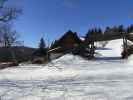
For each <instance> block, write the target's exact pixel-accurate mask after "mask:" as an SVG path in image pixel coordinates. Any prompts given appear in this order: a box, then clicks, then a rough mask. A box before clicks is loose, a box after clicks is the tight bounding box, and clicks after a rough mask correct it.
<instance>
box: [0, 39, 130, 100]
mask: <svg viewBox="0 0 133 100" xmlns="http://www.w3.org/2000/svg"><path fill="white" fill-rule="evenodd" d="M121 45H122V43H121V40H113V41H111V42H109V44H107V46H106V48H108V49H105V50H97V52H98V53H101V55H102V56H101V58H102V57H105V58H107V57H119V56H120V51H119V50H121ZM110 46H111V48H109V47H110ZM116 46H118V47H117V48H115V47H116ZM132 60H133V57H132V56H131V57H130V58H129V59H128V60H121V59H117V60H116V59H108V60H107V59H96V60H91V61H87V60H84V59H83V58H81V57H79V56H73V55H71V54H67V55H64V56H62V57H60V58H59V59H56V60H54V61H52V62H51V63H49V64H47V65H32V64H29V65H28V64H26V65H20V66H19V67H16V68H7V69H4V70H0V100H133V67H132Z"/></svg>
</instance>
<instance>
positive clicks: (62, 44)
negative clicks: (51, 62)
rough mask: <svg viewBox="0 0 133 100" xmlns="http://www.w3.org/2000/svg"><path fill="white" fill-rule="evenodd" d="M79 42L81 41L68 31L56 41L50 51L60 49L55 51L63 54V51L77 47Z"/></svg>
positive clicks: (74, 33)
mask: <svg viewBox="0 0 133 100" xmlns="http://www.w3.org/2000/svg"><path fill="white" fill-rule="evenodd" d="M81 42H82V41H81V40H80V38H79V37H78V35H77V33H76V32H72V31H70V30H69V31H68V32H66V33H65V34H64V35H63V36H62V37H61V38H60V39H59V40H57V41H56V46H55V47H52V49H54V48H60V49H56V50H55V51H56V52H65V51H69V50H72V49H73V48H75V47H76V46H78V45H79V44H80V43H81ZM53 45H54V44H53Z"/></svg>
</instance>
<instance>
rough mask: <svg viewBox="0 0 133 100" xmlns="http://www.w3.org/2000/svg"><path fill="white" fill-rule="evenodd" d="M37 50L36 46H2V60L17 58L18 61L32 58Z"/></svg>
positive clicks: (0, 49) (0, 51)
mask: <svg viewBox="0 0 133 100" xmlns="http://www.w3.org/2000/svg"><path fill="white" fill-rule="evenodd" d="M35 50H36V49H35V48H30V47H24V46H19V47H12V48H4V47H0V61H8V60H9V61H10V60H12V59H16V60H18V61H25V60H27V59H30V58H31V56H32V54H33V52H34V51H35Z"/></svg>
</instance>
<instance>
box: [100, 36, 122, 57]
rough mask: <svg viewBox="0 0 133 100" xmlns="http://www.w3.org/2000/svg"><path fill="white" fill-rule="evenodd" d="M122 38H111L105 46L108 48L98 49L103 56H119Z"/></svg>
mask: <svg viewBox="0 0 133 100" xmlns="http://www.w3.org/2000/svg"><path fill="white" fill-rule="evenodd" d="M122 43H123V41H122V39H118V40H112V41H109V43H108V44H107V45H106V46H105V48H108V50H98V52H99V53H100V54H102V56H105V57H120V56H121V52H122V45H123V44H122Z"/></svg>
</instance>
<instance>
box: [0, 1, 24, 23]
mask: <svg viewBox="0 0 133 100" xmlns="http://www.w3.org/2000/svg"><path fill="white" fill-rule="evenodd" d="M7 1H8V0H0V22H9V21H11V20H13V19H16V18H17V16H18V15H19V14H20V13H21V12H22V11H21V9H17V8H16V7H8V6H6V5H5V3H6V2H7Z"/></svg>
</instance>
